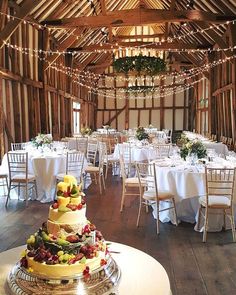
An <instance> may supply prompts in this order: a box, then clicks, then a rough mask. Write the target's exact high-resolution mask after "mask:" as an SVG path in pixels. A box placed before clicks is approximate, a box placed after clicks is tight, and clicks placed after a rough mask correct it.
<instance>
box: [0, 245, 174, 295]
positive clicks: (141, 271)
mask: <svg viewBox="0 0 236 295" xmlns="http://www.w3.org/2000/svg"><path fill="white" fill-rule="evenodd" d="M25 248H26V246H20V247H17V248H13V249H10V250H8V251H5V252H2V253H0V260H1V264H0V294H1V295H9V294H8V292H7V284H6V280H7V275H8V273H9V272H10V270H11V268H12V267H13V265H14V264H15V263H16V262H17V261H19V259H20V254H21V253H22V251H23V250H24V249H25ZM109 250H110V252H111V255H112V257H113V258H114V259H115V261H116V262H117V264H118V266H119V267H120V269H121V280H120V283H119V287H118V292H119V295H127V294H129V295H143V294H148V295H171V294H172V293H171V288H170V282H169V278H168V275H167V273H166V271H165V269H164V268H163V266H162V265H161V264H160V263H159V262H158V261H157V260H155V259H154V258H153V257H151V256H150V255H148V254H146V253H144V252H142V251H140V250H138V249H135V248H133V247H130V246H127V245H124V244H119V243H114V242H109ZM78 295H80V294H79V293H78Z"/></svg>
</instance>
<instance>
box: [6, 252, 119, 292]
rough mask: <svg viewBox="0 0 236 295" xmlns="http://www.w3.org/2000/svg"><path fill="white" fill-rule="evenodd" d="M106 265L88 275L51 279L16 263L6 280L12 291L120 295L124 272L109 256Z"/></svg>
mask: <svg viewBox="0 0 236 295" xmlns="http://www.w3.org/2000/svg"><path fill="white" fill-rule="evenodd" d="M106 258H107V264H106V265H104V266H102V267H100V268H98V269H96V270H94V271H92V272H91V273H90V276H89V277H86V278H85V277H84V276H83V275H82V274H81V275H74V276H65V277H63V278H58V279H57V278H50V277H46V276H40V275H37V274H35V273H30V272H28V271H27V270H26V269H25V268H23V267H21V266H20V264H19V263H17V264H16V265H15V266H14V267H13V268H12V270H11V272H10V274H9V276H8V279H7V288H8V292H9V294H12V295H13V294H14V295H19V294H21V295H29V294H46V295H49V294H50V295H52V294H54V295H63V294H67V295H80V294H83V295H85V294H90V295H111V294H118V285H119V281H120V278H121V271H120V268H119V267H118V265H117V263H116V262H115V260H114V259H113V258H112V257H111V256H110V255H109V256H108V257H106Z"/></svg>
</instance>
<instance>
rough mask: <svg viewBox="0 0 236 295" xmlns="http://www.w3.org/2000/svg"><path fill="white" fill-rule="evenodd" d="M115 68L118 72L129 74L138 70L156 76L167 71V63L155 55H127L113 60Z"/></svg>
mask: <svg viewBox="0 0 236 295" xmlns="http://www.w3.org/2000/svg"><path fill="white" fill-rule="evenodd" d="M113 67H114V70H115V71H116V72H118V73H125V74H127V73H128V72H130V71H136V72H138V73H139V74H140V73H141V72H144V73H145V74H146V75H150V76H154V75H157V74H158V73H160V72H162V71H165V69H166V63H165V61H164V60H163V59H161V58H160V57H154V56H143V55H141V54H140V55H137V56H127V57H121V58H118V59H116V60H114V62H113Z"/></svg>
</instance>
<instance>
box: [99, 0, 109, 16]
mask: <svg viewBox="0 0 236 295" xmlns="http://www.w3.org/2000/svg"><path fill="white" fill-rule="evenodd" d="M99 1H100V5H101V10H102V15H106V14H107V10H106V3H105V0H99Z"/></svg>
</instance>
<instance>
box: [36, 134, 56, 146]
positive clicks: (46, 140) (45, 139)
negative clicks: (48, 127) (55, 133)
mask: <svg viewBox="0 0 236 295" xmlns="http://www.w3.org/2000/svg"><path fill="white" fill-rule="evenodd" d="M52 140H53V139H52V135H51V134H41V133H39V134H38V135H37V136H36V137H35V138H33V139H32V142H33V144H34V145H36V147H39V146H43V145H45V144H50V143H52Z"/></svg>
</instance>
